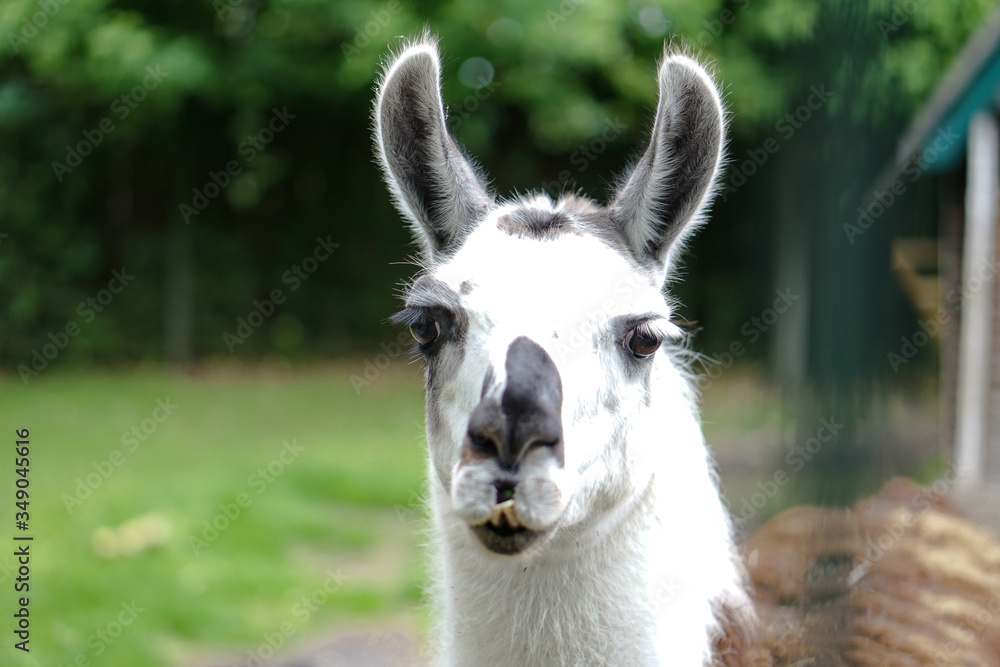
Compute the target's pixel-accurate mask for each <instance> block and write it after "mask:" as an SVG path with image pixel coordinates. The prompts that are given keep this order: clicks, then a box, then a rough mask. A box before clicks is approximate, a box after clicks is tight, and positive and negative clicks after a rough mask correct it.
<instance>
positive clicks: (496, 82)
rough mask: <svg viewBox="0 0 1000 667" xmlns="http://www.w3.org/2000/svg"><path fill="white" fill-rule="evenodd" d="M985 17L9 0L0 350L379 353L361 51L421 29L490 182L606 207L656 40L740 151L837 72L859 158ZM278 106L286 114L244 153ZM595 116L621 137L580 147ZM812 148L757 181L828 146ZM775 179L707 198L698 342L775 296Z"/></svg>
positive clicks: (158, 355) (261, 0) (0, 196)
mask: <svg viewBox="0 0 1000 667" xmlns="http://www.w3.org/2000/svg"><path fill="white" fill-rule="evenodd" d="M989 5H990V3H989V2H987V1H986V0H977V1H976V2H967V3H950V2H947V1H946V0H927V1H926V2H918V1H917V0H908V1H905V2H890V1H889V0H877V1H876V0H873V1H872V2H871V3H870V4H867V5H866V4H863V3H858V2H853V3H847V4H842V3H839V2H834V1H833V0H826V1H822V2H812V3H802V2H797V1H795V0H733V1H732V2H720V1H718V0H716V1H715V2H701V1H699V0H678V1H676V2H671V3H664V2H655V1H654V0H631V1H630V2H628V3H623V2H611V1H610V0H561V1H559V2H557V1H556V0H548V1H547V2H544V3H535V2H529V1H528V0H503V1H501V2H495V3H470V2H454V3H431V2H406V1H404V0H388V1H384V2H383V1H377V0H355V1H351V2H321V1H318V0H213V2H208V1H207V0H170V1H169V2H151V1H149V0H119V1H114V0H7V1H6V2H4V3H3V4H2V5H0V35H2V36H3V37H4V39H3V40H2V41H0V146H2V147H3V150H2V151H0V233H3V234H5V235H6V236H4V237H0V358H2V359H3V360H4V364H3V365H4V368H5V369H7V370H9V371H12V372H16V371H15V369H16V368H17V366H18V365H22V364H24V363H26V362H27V361H28V360H30V359H31V358H32V355H33V352H34V351H35V350H40V349H41V347H42V346H43V345H44V344H46V343H48V342H49V340H50V338H49V334H53V333H55V334H57V333H58V332H60V331H63V330H64V329H65V327H66V325H67V324H68V323H70V322H76V323H77V324H79V325H80V326H81V329H82V331H83V332H82V334H81V335H79V336H78V337H76V338H74V339H73V340H72V342H71V344H70V345H69V346H68V347H67V349H66V350H65V351H64V352H62V353H61V354H60V356H59V359H58V360H57V361H54V362H53V364H54V365H61V364H73V363H87V362H114V361H119V360H136V359H141V358H152V359H162V358H164V357H165V356H166V357H172V358H178V359H185V358H189V357H191V356H194V357H203V356H216V355H218V356H226V355H227V354H229V353H230V352H233V353H235V354H237V355H239V356H244V357H254V356H261V355H268V354H277V355H281V356H285V357H291V358H296V357H303V356H314V355H324V354H332V353H339V352H344V351H345V350H350V349H352V348H358V347H360V348H371V347H374V346H375V344H376V343H377V342H378V341H380V340H386V339H387V338H388V337H391V334H386V333H385V332H384V331H383V330H382V329H381V322H382V321H383V320H384V318H385V317H386V316H387V315H388V314H389V313H390V312H391V311H392V308H393V307H394V304H393V303H392V289H393V287H394V285H396V284H398V282H399V280H401V279H402V278H403V277H404V276H406V275H407V274H409V273H410V272H411V270H412V267H409V266H405V265H398V264H392V262H399V261H400V260H402V259H404V257H405V256H406V255H407V254H408V253H409V252H411V251H412V248H409V247H407V243H408V239H407V237H406V234H405V232H404V230H403V229H402V226H401V225H400V224H399V221H398V218H397V216H396V215H395V214H394V213H393V211H392V210H391V208H390V206H389V204H388V198H387V196H386V195H385V193H384V189H383V188H382V186H381V184H380V181H379V176H378V174H377V170H376V169H375V167H374V165H373V164H372V162H371V158H370V155H371V152H370V140H369V138H368V131H367V128H368V122H369V121H368V113H369V108H370V99H371V87H372V83H373V77H374V74H375V72H376V71H377V69H378V66H379V62H380V60H381V59H382V58H383V56H384V54H385V53H386V52H387V51H388V50H389V49H390V48H392V47H393V46H395V45H397V44H398V43H399V40H398V36H399V35H416V34H418V33H419V32H420V31H421V30H422V29H423V27H424V26H427V27H429V28H430V29H431V30H432V31H433V32H435V33H436V34H438V35H440V37H441V41H442V43H443V50H444V53H445V58H446V67H445V73H444V75H445V82H444V83H445V93H446V96H447V102H448V103H449V105H450V107H451V117H452V121H453V125H454V127H455V130H456V133H457V134H458V136H459V138H460V139H461V140H462V141H463V142H464V144H465V145H466V146H467V148H468V149H469V151H470V152H471V153H473V154H475V155H477V156H478V157H479V158H480V159H481V160H482V161H483V162H484V163H485V164H486V165H487V166H488V168H489V171H490V172H491V173H492V174H494V176H495V184H496V186H497V188H498V190H499V191H501V192H504V193H509V192H513V191H524V189H525V188H531V187H537V186H538V184H539V183H544V184H547V186H548V189H549V190H551V191H553V192H557V191H560V190H563V189H573V188H576V187H581V188H583V189H584V190H585V191H587V192H589V193H590V194H591V195H593V196H596V197H603V196H604V195H605V193H606V188H607V183H608V182H609V180H610V175H611V174H613V173H615V172H616V171H617V170H619V169H621V168H622V166H623V165H624V164H625V163H626V162H627V160H628V158H629V157H630V156H631V155H633V154H634V151H635V149H636V147H637V146H640V145H641V143H642V140H643V135H644V132H645V131H646V129H647V125H646V123H647V122H648V121H647V119H646V116H647V113H648V110H649V108H650V107H651V106H652V105H653V104H654V102H655V95H656V91H655V88H654V85H653V79H652V73H653V71H654V65H653V63H654V61H655V59H656V57H657V56H658V54H659V53H660V50H661V48H662V45H663V42H664V40H665V39H666V40H670V41H673V42H676V43H681V44H686V45H687V46H688V48H690V49H691V50H694V51H696V52H699V53H701V54H702V55H703V56H704V57H706V58H708V59H711V60H714V61H715V62H716V63H717V65H718V71H719V76H720V78H721V80H722V81H724V82H725V85H726V91H727V97H726V102H727V105H728V107H729V109H730V110H731V112H732V116H731V128H732V133H733V136H734V137H735V139H734V141H733V144H732V149H731V150H732V154H733V155H735V156H741V155H743V153H744V152H745V150H747V149H750V148H754V147H755V146H756V145H757V142H759V141H760V140H762V139H763V138H765V137H767V136H770V135H774V133H775V126H776V123H778V122H780V120H781V118H782V117H784V116H785V114H786V113H788V112H789V111H790V110H793V109H794V108H795V107H796V106H797V105H799V104H801V102H802V100H803V99H804V94H808V93H807V91H808V90H809V87H810V86H811V85H814V84H816V83H817V80H816V69H815V67H814V66H813V63H815V62H819V61H823V59H824V58H828V59H832V60H833V61H835V63H834V64H835V65H836V66H831V67H830V68H829V69H830V71H829V72H828V74H829V75H830V81H829V85H830V86H831V87H832V88H833V89H834V90H838V91H839V90H842V91H844V92H843V94H837V95H836V96H834V98H833V100H832V101H831V103H830V104H829V105H828V107H827V108H824V110H823V111H822V114H823V116H824V118H836V117H844V118H849V119H850V120H851V121H852V122H853V123H855V124H858V125H865V126H867V127H868V128H869V129H870V131H871V132H872V133H873V134H875V135H882V136H883V137H884V140H883V141H882V142H881V143H880V144H878V145H877V146H875V147H874V148H873V153H879V151H881V153H880V154H879V155H878V156H877V157H872V156H871V155H869V156H868V157H867V158H866V159H868V160H869V161H870V162H872V163H874V162H876V161H878V160H881V159H882V158H883V157H884V152H885V148H886V146H887V145H888V144H889V141H888V139H890V138H891V137H893V136H895V134H896V133H897V132H898V130H899V127H901V125H902V123H904V122H905V120H906V119H907V118H908V117H910V116H911V115H912V113H913V111H914V110H915V108H916V106H917V105H918V104H919V103H920V102H921V101H922V100H923V99H925V98H926V96H927V95H928V93H929V91H930V90H931V89H932V87H933V86H934V85H935V84H936V82H937V80H938V79H939V77H940V75H941V73H942V71H943V69H944V68H945V66H946V65H947V63H948V62H949V60H950V57H951V55H952V54H954V53H956V52H957V50H958V49H959V48H960V47H961V45H962V44H963V43H964V41H965V40H966V39H967V37H968V35H969V34H970V33H971V31H972V30H973V29H974V28H975V27H977V26H978V25H979V23H980V22H981V21H982V20H983V17H984V16H985V14H986V12H987V10H988V9H989ZM886 21H888V22H889V24H887V25H891V26H892V27H891V29H887V28H885V26H884V25H883V24H884V23H885V22H886ZM832 25H840V26H841V27H843V28H846V29H845V30H842V31H840V32H838V33H837V34H838V35H839V36H840V37H838V39H841V41H838V42H836V43H831V42H830V41H829V40H825V39H824V38H823V35H824V34H826V33H827V32H829V31H830V29H831V26H832ZM830 49H836V50H837V51H835V52H833V53H831V52H830ZM151 72H158V73H159V76H158V77H157V76H151ZM144 82H145V83H144ZM275 110H278V111H279V112H281V111H282V110H286V111H285V113H287V114H290V115H291V116H293V118H291V119H290V120H289V122H288V123H287V126H286V127H284V128H282V130H281V131H280V132H276V133H274V135H273V140H272V141H270V143H266V144H265V145H262V146H261V147H260V150H256V149H254V150H253V151H249V150H244V149H245V148H246V143H245V142H246V140H247V137H248V136H252V135H258V134H260V133H261V131H262V130H263V129H264V128H266V127H267V125H268V123H269V122H271V121H272V119H273V118H274V115H275ZM609 123H611V124H613V125H615V126H620V125H624V128H625V129H624V130H623V131H622V132H620V133H618V134H616V135H614V138H613V139H611V140H608V141H600V142H599V141H598V140H597V139H596V137H600V136H601V134H602V132H606V131H607V128H608V127H609ZM108 128H110V129H108ZM798 141H807V139H805V138H801V139H799V140H798ZM808 142H810V146H809V147H807V148H806V149H805V150H800V151H792V150H786V151H784V152H783V153H782V154H779V156H778V157H777V158H776V160H775V162H774V164H772V165H768V171H769V172H770V173H771V174H772V175H773V174H777V173H780V172H782V171H783V168H782V165H783V164H784V163H786V162H791V161H794V160H801V159H802V156H803V154H804V153H808V151H809V150H813V149H816V148H819V149H822V147H821V146H820V145H819V143H817V142H819V139H818V138H817V137H816V136H812V137H811V138H808ZM85 152H86V153H87V155H84V153H85ZM74 154H77V155H79V156H80V157H79V166H73V165H74V164H75V163H76V160H77V158H76V157H74ZM581 156H582V157H581ZM591 158H592V159H591ZM233 161H235V165H236V167H237V168H238V173H236V169H234V170H233V172H234V173H232V174H228V173H227V172H226V167H227V165H230V164H233ZM874 168H875V167H874V166H872V165H869V166H868V167H866V168H863V169H861V170H859V171H860V173H864V172H865V171H866V169H867V171H871V170H873V169H874ZM791 170H792V171H795V167H794V166H792V167H791ZM218 183H224V184H226V187H216V184H218ZM781 187H782V184H780V183H779V182H778V179H777V178H774V177H766V178H761V179H760V180H759V181H758V183H757V185H756V186H755V187H754V188H753V190H754V192H750V189H749V188H748V189H746V190H744V191H741V192H740V193H738V194H737V195H736V196H735V197H734V199H733V201H731V202H727V203H726V204H725V205H722V206H720V207H718V209H717V216H716V222H715V223H714V225H713V227H714V228H715V229H718V230H720V231H719V232H718V233H709V234H708V235H707V236H706V237H705V238H704V239H703V240H701V241H699V243H698V245H696V246H695V251H696V256H695V258H694V259H693V260H692V264H691V266H692V270H693V271H697V272H700V273H703V274H704V275H705V278H704V279H703V281H702V285H703V287H698V288H687V291H685V292H684V293H683V295H682V296H683V297H684V299H685V300H686V301H687V302H688V303H689V305H690V312H689V315H691V316H694V317H697V318H698V319H699V320H700V321H703V322H706V323H707V324H709V325H710V324H713V323H714V324H715V327H711V326H709V331H710V332H711V331H713V330H714V331H725V330H727V329H728V330H729V331H731V330H732V328H730V327H733V326H738V325H739V323H740V322H741V321H742V319H744V318H745V317H746V315H747V314H748V312H752V309H750V310H748V309H747V307H746V306H745V305H744V304H746V303H747V302H748V301H751V300H753V299H751V298H749V297H750V296H751V295H752V296H754V297H756V296H759V294H760V293H766V292H767V290H768V289H770V287H769V285H770V281H771V277H770V276H769V275H768V274H767V272H766V271H765V270H762V269H761V268H760V267H762V266H765V265H766V264H767V263H766V262H759V263H756V264H754V263H753V262H752V261H751V259H752V258H753V257H756V256H759V255H760V253H761V252H764V256H765V257H766V256H767V255H768V254H770V253H772V252H773V251H772V249H771V248H770V244H769V241H768V240H769V238H770V237H771V235H773V233H774V232H773V229H772V227H771V225H772V220H773V218H774V212H773V210H768V207H766V206H760V202H766V201H767V200H768V197H769V196H771V194H770V193H775V192H777V191H778V190H779V189H780V188H781ZM213 193H214V196H213ZM199 197H201V199H199ZM200 203H204V204H205V205H204V207H203V208H202V207H200V206H198V204H200ZM184 206H187V207H188V208H187V209H186V210H185V209H184V208H183V207H184ZM747 209H751V210H755V211H759V213H750V214H747V213H746V210H747ZM192 211H194V212H192ZM721 230H726V231H721ZM732 230H736V231H735V232H733V231H732ZM327 235H329V236H330V238H331V239H332V241H333V242H336V243H339V244H340V247H339V249H338V250H337V251H336V253H335V254H334V258H333V259H332V260H331V261H328V262H325V263H322V264H320V265H319V268H318V270H317V271H316V272H315V273H314V274H311V275H310V276H309V277H310V279H309V280H308V281H303V282H302V284H301V287H300V289H297V290H295V291H294V292H292V291H291V289H290V283H288V282H286V281H283V276H284V275H285V273H286V271H288V270H289V269H291V268H292V267H293V266H295V265H297V264H298V263H300V262H301V261H302V260H303V258H305V257H306V256H308V255H309V254H310V253H311V252H312V251H313V249H314V246H315V239H316V237H324V238H325V237H326V236H327ZM733 260H736V261H735V263H734V261H733ZM734 266H736V267H739V270H740V272H741V274H742V278H741V279H739V280H737V281H735V282H733V280H732V278H733V268H732V267H734ZM121 267H126V268H127V269H128V270H129V271H132V272H133V273H134V274H135V275H136V279H135V281H134V283H133V284H131V285H130V286H129V287H128V288H127V289H126V290H124V291H123V292H122V294H121V295H120V296H116V297H115V299H114V301H112V302H111V303H110V304H109V305H108V306H107V308H106V310H105V311H104V312H101V314H100V316H99V317H96V318H94V319H93V320H92V321H89V322H87V321H83V316H82V315H80V309H81V304H82V303H84V302H85V301H86V299H88V298H96V296H97V295H98V294H99V292H100V290H102V289H104V288H106V287H107V284H108V282H109V280H110V279H111V276H112V274H111V271H112V270H114V269H121ZM748 277H749V278H750V279H749V280H748V279H747V278H748ZM734 284H735V285H742V286H743V287H738V288H734V287H732V285H734ZM726 285H729V287H727V286H726ZM765 286H767V287H765ZM274 289H283V290H284V291H285V293H286V296H287V297H288V300H287V303H286V304H284V305H281V306H279V308H278V309H277V311H278V314H277V315H276V316H275V317H273V318H269V319H267V321H266V322H265V323H264V324H263V325H262V326H261V327H260V329H259V330H254V332H253V336H252V337H248V338H247V339H246V341H245V342H241V343H239V344H237V345H227V344H226V341H225V339H224V337H223V334H224V333H226V332H229V333H232V332H234V331H235V330H236V328H237V326H238V318H241V317H242V318H247V317H248V316H249V315H250V313H252V311H253V310H254V301H255V300H258V301H260V300H262V299H266V298H267V296H268V295H269V294H270V293H271V292H272V291H273V290H274ZM741 290H751V291H750V292H749V293H748V292H746V291H741ZM712 335H714V334H711V333H710V334H709V340H710V341H711V340H713V339H712V338H711V336H712ZM230 348H231V349H230Z"/></svg>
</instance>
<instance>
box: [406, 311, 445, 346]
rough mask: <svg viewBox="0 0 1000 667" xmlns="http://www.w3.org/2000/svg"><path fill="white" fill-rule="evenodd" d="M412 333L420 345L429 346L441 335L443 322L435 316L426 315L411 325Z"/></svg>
mask: <svg viewBox="0 0 1000 667" xmlns="http://www.w3.org/2000/svg"><path fill="white" fill-rule="evenodd" d="M410 335H411V336H413V340H415V341H417V343H419V344H420V345H423V346H425V347H426V346H427V345H430V344H431V343H433V342H434V341H436V340H437V337H438V336H439V335H441V324H440V323H439V322H438V321H437V320H435V319H434V318H433V317H431V316H429V315H426V316H424V317H421V318H420V319H419V320H417V321H416V322H414V323H413V324H411V325H410Z"/></svg>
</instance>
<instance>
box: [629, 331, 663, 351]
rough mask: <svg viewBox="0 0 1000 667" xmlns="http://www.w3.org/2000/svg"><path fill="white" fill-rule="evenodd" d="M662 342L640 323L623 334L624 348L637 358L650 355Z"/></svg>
mask: <svg viewBox="0 0 1000 667" xmlns="http://www.w3.org/2000/svg"><path fill="white" fill-rule="evenodd" d="M662 343H663V341H661V340H660V339H659V338H658V337H657V336H655V335H654V334H653V333H651V332H650V331H649V330H648V329H647V328H646V327H644V326H642V325H639V326H637V327H635V328H634V329H632V330H631V331H629V332H628V333H627V334H625V341H624V345H625V349H626V350H628V351H629V352H631V353H632V356H634V357H636V358H638V359H645V358H646V357H648V356H650V355H652V354H653V353H654V352H656V351H657V350H658V349H660V345H661V344H662Z"/></svg>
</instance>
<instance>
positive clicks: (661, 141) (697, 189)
mask: <svg viewBox="0 0 1000 667" xmlns="http://www.w3.org/2000/svg"><path fill="white" fill-rule="evenodd" d="M657 79H658V82H659V89H660V99H659V102H658V103H657V105H656V119H655V121H654V123H653V132H652V137H651V138H650V141H649V146H648V147H647V148H646V151H645V152H644V153H643V155H642V157H641V158H640V159H639V161H638V162H637V163H636V165H635V167H633V169H632V170H631V172H630V173H628V174H627V175H626V177H625V178H624V179H623V180H624V182H623V184H622V186H621V187H620V188H619V190H618V193H617V195H616V197H615V199H614V201H613V202H612V204H611V207H610V208H611V215H612V218H613V219H614V221H615V223H616V224H617V226H618V228H619V229H620V230H621V232H622V234H623V235H624V237H625V239H626V241H627V242H628V245H629V247H630V248H631V250H632V254H633V255H634V256H635V258H636V259H637V260H638V261H639V262H640V264H642V265H643V266H646V267H648V268H649V269H651V270H652V271H653V272H654V273H655V274H656V275H657V276H658V277H659V278H660V279H661V280H665V279H666V277H667V273H668V272H669V270H670V268H671V267H672V265H673V264H674V263H675V261H676V258H677V256H678V255H679V254H680V251H681V248H682V247H683V245H684V240H685V237H686V236H687V235H688V234H690V233H691V232H692V231H693V230H694V229H696V228H697V227H698V225H699V224H700V222H701V219H702V216H703V214H704V212H705V210H706V209H707V208H708V206H709V204H710V202H711V198H712V195H713V185H714V183H715V179H716V176H717V174H718V172H719V165H720V162H721V159H722V148H723V144H724V134H725V120H724V115H723V111H722V102H721V99H720V97H719V93H718V91H717V90H716V88H715V84H714V83H713V82H712V79H711V78H709V76H708V74H707V73H706V72H705V70H704V69H703V68H702V67H701V65H699V64H698V63H697V62H696V61H695V60H692V59H691V58H689V57H687V56H684V55H681V54H665V56H664V59H663V62H662V63H661V64H660V69H659V74H658V76H657Z"/></svg>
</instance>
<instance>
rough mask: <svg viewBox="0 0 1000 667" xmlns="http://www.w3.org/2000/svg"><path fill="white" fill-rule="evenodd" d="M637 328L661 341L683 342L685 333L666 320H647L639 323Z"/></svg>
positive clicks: (636, 325)
mask: <svg viewBox="0 0 1000 667" xmlns="http://www.w3.org/2000/svg"><path fill="white" fill-rule="evenodd" d="M633 326H635V327H636V328H640V329H642V331H643V333H645V334H648V335H650V336H653V337H655V338H658V339H659V340H681V339H683V338H684V331H683V330H682V329H681V328H680V327H679V326H677V325H676V324H674V323H673V322H671V321H670V320H668V319H665V318H658V319H653V320H645V321H643V322H637V323H636V324H635V325H633Z"/></svg>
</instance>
